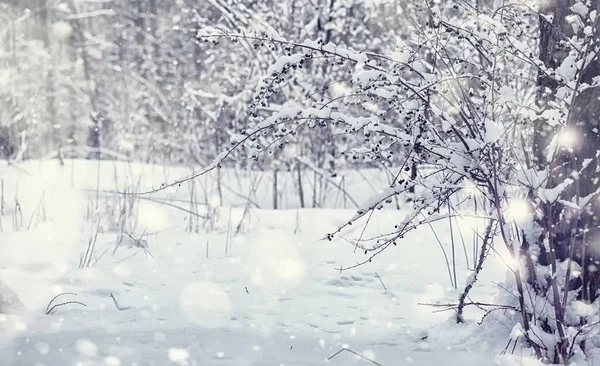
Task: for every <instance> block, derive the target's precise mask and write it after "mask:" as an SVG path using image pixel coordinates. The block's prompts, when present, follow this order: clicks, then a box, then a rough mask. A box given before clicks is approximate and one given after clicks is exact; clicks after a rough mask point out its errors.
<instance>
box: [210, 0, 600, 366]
mask: <svg viewBox="0 0 600 366" xmlns="http://www.w3.org/2000/svg"><path fill="white" fill-rule="evenodd" d="M599 7H600V1H597V0H591V1H588V2H587V3H583V2H578V1H555V0H549V1H544V2H542V4H541V5H540V8H539V9H537V8H535V7H534V5H531V4H529V5H525V4H521V3H517V2H511V1H502V2H499V3H498V2H496V4H495V5H493V6H492V5H491V4H488V5H487V6H481V7H480V6H479V3H478V2H471V1H464V2H455V3H446V2H439V3H437V4H430V5H428V6H424V5H413V7H412V8H411V9H409V10H407V11H408V12H409V18H410V20H411V21H412V23H411V24H420V23H419V22H418V21H417V20H425V21H426V26H424V27H420V26H417V25H414V26H413V27H412V28H411V29H410V32H409V33H407V34H408V35H407V36H406V38H405V39H403V40H402V42H399V44H398V47H397V49H396V50H395V51H394V52H390V53H381V52H376V51H372V50H368V49H364V50H362V51H358V50H356V49H355V48H364V47H359V46H361V45H357V44H349V45H342V44H335V43H333V42H326V41H324V40H323V39H317V40H304V41H302V40H299V41H295V40H290V39H288V38H286V37H283V36H281V35H280V34H279V33H278V32H276V31H275V30H273V29H272V28H265V29H262V30H256V29H254V30H229V29H215V28H211V29H205V30H201V31H200V32H199V34H198V37H199V38H200V39H202V40H205V41H212V42H213V43H215V44H218V41H219V40H229V41H231V42H238V41H244V42H251V43H252V44H253V45H254V46H255V48H257V49H259V50H260V49H261V48H267V49H268V51H269V52H279V53H280V54H281V57H280V58H279V59H278V60H277V61H276V62H275V63H273V64H271V66H269V67H268V68H267V69H266V73H265V76H264V78H263V79H262V80H261V81H260V82H259V83H258V85H257V87H256V89H255V91H254V97H253V103H252V104H251V105H250V110H249V123H248V125H247V126H245V127H243V128H241V129H240V131H239V132H238V133H237V134H235V135H234V136H233V137H232V139H231V147H230V148H229V149H227V150H226V151H225V152H223V153H222V154H221V155H219V156H218V157H217V158H216V159H215V160H214V162H213V164H212V165H211V166H210V167H209V170H212V169H214V168H215V167H217V166H219V165H220V164H222V163H223V162H224V161H226V159H227V158H230V157H233V156H235V155H236V154H240V151H242V153H243V154H247V155H248V156H250V157H252V158H253V159H256V160H258V159H259V158H260V157H261V156H263V155H266V154H273V153H274V152H275V151H276V150H277V149H282V148H284V147H285V145H286V144H289V143H296V141H297V136H299V135H302V134H309V135H312V136H318V135H319V134H320V133H321V132H320V131H322V129H323V128H326V129H331V130H333V131H335V133H334V134H333V135H332V138H335V139H339V140H340V141H342V142H343V144H344V146H347V152H346V155H348V156H350V157H351V158H352V159H358V160H361V161H365V162H379V161H386V160H387V161H390V160H392V157H393V156H396V159H394V161H397V162H399V163H398V164H397V166H396V167H395V169H397V176H396V179H394V181H393V182H392V183H391V184H390V185H389V186H388V187H385V188H384V190H383V191H382V192H381V194H379V195H377V196H375V197H373V198H372V199H371V200H369V201H367V202H365V203H364V205H362V206H361V208H359V209H358V211H357V212H356V214H355V215H354V216H353V217H351V218H350V219H349V220H348V222H347V224H345V225H342V226H341V227H339V228H338V229H337V230H335V231H333V232H331V233H329V234H328V235H327V238H328V239H332V238H333V237H334V236H336V235H337V234H338V233H341V232H343V231H344V230H346V229H347V228H348V227H349V226H350V225H352V224H353V223H356V222H359V221H360V220H365V219H366V220H368V219H369V218H370V217H371V216H372V215H373V212H375V211H377V210H379V209H382V208H383V207H384V206H385V205H387V204H390V203H391V202H392V200H393V198H394V196H396V195H400V194H403V193H405V192H408V191H409V190H412V189H413V188H415V187H418V188H419V189H417V190H416V192H415V194H414V196H413V200H412V202H411V203H412V209H411V211H410V213H408V214H407V216H406V218H405V219H404V220H402V221H401V222H398V223H397V224H396V226H395V228H394V230H393V231H392V232H390V233H389V234H387V235H383V236H379V237H376V238H372V239H362V240H356V242H355V246H356V247H357V248H360V249H361V250H362V251H363V252H364V254H365V259H364V262H363V263H366V262H368V261H371V260H373V259H374V258H375V257H376V256H377V255H379V254H380V253H382V252H383V251H385V250H387V249H388V248H390V247H393V246H394V245H395V244H396V243H397V241H399V240H401V239H402V238H403V237H404V236H405V235H406V233H407V232H409V231H411V230H414V229H415V228H417V227H420V226H421V225H424V224H429V223H431V222H434V221H437V220H442V219H448V217H454V216H456V215H460V213H457V212H456V210H453V207H452V205H451V202H452V201H451V198H452V197H461V195H462V194H463V191H464V190H465V189H469V190H472V189H476V190H477V191H478V194H479V195H480V196H481V197H483V199H485V201H486V202H487V204H486V205H485V207H487V210H486V212H483V213H482V214H481V215H482V216H483V217H485V218H486V220H487V225H486V229H485V231H484V232H483V233H481V236H482V238H483V239H482V241H481V248H480V252H479V253H480V258H479V261H478V263H477V264H476V270H475V272H474V274H473V275H472V276H471V277H470V278H469V280H468V282H467V286H466V287H465V289H464V291H463V293H462V295H461V296H460V298H459V299H458V302H457V304H456V309H458V313H457V316H456V320H457V322H462V321H463V318H462V311H463V309H464V307H465V305H466V303H465V301H466V299H467V298H468V293H469V291H470V289H471V288H472V286H473V284H474V282H475V281H476V280H477V276H478V274H479V273H480V271H481V270H482V269H483V264H484V261H485V259H486V257H487V254H488V253H489V251H490V248H491V245H492V240H494V239H495V240H496V241H499V242H501V243H503V244H504V245H505V246H506V248H507V250H508V252H509V253H510V255H511V256H512V257H513V259H514V261H515V263H517V266H516V267H515V268H513V269H511V276H512V277H511V278H510V279H509V281H508V283H509V284H510V285H511V287H510V289H509V291H511V293H512V294H513V295H514V296H512V297H511V298H510V299H509V301H511V303H507V304H501V306H502V307H503V308H504V309H511V310H512V311H515V312H516V313H517V314H518V318H519V323H520V325H519V326H518V328H519V332H520V334H521V335H522V337H523V338H524V339H525V340H526V341H527V344H528V345H529V346H530V347H531V349H532V351H533V352H534V353H535V355H536V356H537V357H538V358H539V359H541V360H544V361H546V362H553V363H564V364H567V363H569V362H570V361H571V360H574V359H576V358H578V357H585V352H586V351H589V350H590V349H591V347H592V344H591V342H588V339H587V338H588V336H589V335H590V333H589V329H590V327H591V326H592V325H593V324H595V323H593V320H592V319H594V317H596V318H597V317H598V310H596V309H597V306H595V307H591V306H590V305H589V304H591V303H594V302H596V301H597V295H596V290H597V288H598V285H597V283H598V281H597V280H596V277H597V275H596V272H597V264H598V260H599V259H600V256H599V255H598V254H597V252H596V251H595V248H596V244H595V237H596V235H594V234H593V233H594V230H596V228H597V226H598V216H597V213H598V203H597V201H598V200H597V196H598V192H600V190H599V188H598V187H599V184H598V179H597V178H596V174H597V173H596V172H597V171H598V169H597V158H598V156H599V155H600V150H598V147H599V146H600V133H599V131H598V128H597V127H596V123H597V122H596V121H597V120H598V116H599V115H600V101H599V98H598V96H600V92H598V88H597V85H598V80H600V78H599V76H600V64H599V62H600V61H598V57H597V52H598V51H600V46H599V45H598V44H597V42H596V41H595V37H597V36H598V35H599V34H600V30H598V29H597V11H598V10H599V9H598V8H599ZM411 11H412V13H411ZM411 17H412V18H411ZM324 64H329V65H332V66H336V67H339V68H342V69H344V70H346V75H347V76H345V77H344V78H340V79H339V80H338V81H339V82H340V83H343V85H345V88H346V90H345V91H343V92H341V93H340V94H339V95H335V96H334V95H332V94H329V93H321V94H320V98H317V99H309V100H306V99H299V100H297V101H296V102H292V101H290V100H287V101H286V104H285V105H281V104H279V103H278V102H277V101H279V100H280V97H279V94H280V92H281V91H282V90H285V88H286V87H287V86H289V85H291V84H293V83H294V82H295V81H296V80H299V78H297V77H296V75H298V74H299V73H301V72H303V70H304V69H307V68H308V69H310V70H313V69H318V68H319V67H321V66H322V65H324ZM311 82H312V84H311V85H312V87H313V89H314V90H316V91H322V90H327V89H328V85H323V83H322V82H321V81H320V80H319V79H313V80H312V81H311ZM269 107H271V108H269ZM265 110H268V111H269V112H270V114H269V115H268V116H264V111H265ZM423 165H427V166H430V167H432V169H433V173H431V174H423V173H421V174H411V175H410V176H408V177H407V174H406V173H407V172H408V171H410V170H411V168H412V167H415V166H423ZM200 174H202V173H200ZM511 206H512V207H513V209H511ZM515 206H517V207H520V209H519V210H515V209H514V207H515ZM447 207H449V209H446V208H447ZM454 209H456V207H454ZM515 211H518V212H519V214H518V215H514V214H511V212H515ZM358 265H360V264H358ZM356 266H357V265H353V266H350V267H347V268H353V267H356ZM347 268H346V269H347ZM592 309H594V310H592ZM584 310H585V311H584Z"/></svg>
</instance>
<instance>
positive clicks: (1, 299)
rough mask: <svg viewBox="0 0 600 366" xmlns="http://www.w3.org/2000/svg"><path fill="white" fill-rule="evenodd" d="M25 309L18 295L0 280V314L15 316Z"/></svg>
mask: <svg viewBox="0 0 600 366" xmlns="http://www.w3.org/2000/svg"><path fill="white" fill-rule="evenodd" d="M24 309H25V305H24V304H23V302H22V301H21V298H19V295H17V293H16V292H15V290H13V289H12V288H11V287H10V286H8V285H7V284H6V283H4V282H2V280H0V314H16V313H19V312H21V311H23V310H24Z"/></svg>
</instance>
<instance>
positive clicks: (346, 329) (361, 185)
mask: <svg viewBox="0 0 600 366" xmlns="http://www.w3.org/2000/svg"><path fill="white" fill-rule="evenodd" d="M99 164H100V165H99ZM98 169H100V170H98ZM99 171H100V175H99V176H100V177H101V179H97V177H98V172H99ZM0 172H1V173H0V174H1V178H2V181H3V183H2V184H3V192H4V193H3V197H4V200H5V203H4V206H3V207H4V208H3V210H4V212H3V215H2V216H1V219H2V233H1V234H0V238H2V240H0V279H1V280H2V281H4V282H5V283H6V284H8V285H9V286H11V287H12V288H13V289H15V290H16V292H17V293H18V295H19V296H20V297H21V299H22V301H23V303H24V308H20V309H17V308H15V309H11V310H13V311H11V314H0V365H2V366H4V365H32V366H33V365H46V366H54V365H111V366H115V365H306V366H308V365H385V366H388V365H466V366H471V365H473V366H475V365H537V364H538V362H537V361H535V360H532V359H531V358H530V352H529V351H528V350H523V349H520V348H517V349H516V350H514V351H513V354H512V355H501V351H502V349H503V348H504V347H505V346H506V344H507V342H508V339H509V335H510V326H505V325H504V324H510V322H508V321H506V322H503V321H502V316H495V317H494V316H490V317H488V320H489V321H486V322H484V324H483V325H481V326H478V325H477V322H478V321H479V320H480V319H481V317H482V314H483V313H482V312H481V311H479V310H477V309H471V308H469V309H468V311H467V313H466V315H467V321H468V322H467V325H456V324H455V323H454V320H453V316H452V315H453V314H452V312H451V311H447V312H434V311H435V310H436V308H433V307H430V306H423V305H419V304H420V303H441V304H443V303H454V302H456V301H457V296H458V293H459V291H457V290H455V289H453V288H452V287H451V286H450V280H449V277H448V270H447V268H446V265H445V260H444V256H443V254H442V251H441V249H440V242H441V244H442V245H443V246H445V249H446V250H447V251H448V252H449V251H450V240H449V237H450V236H449V233H448V230H449V227H448V225H447V223H438V224H436V225H435V227H434V229H435V231H436V233H437V235H438V237H439V239H440V242H438V240H437V239H436V238H435V236H434V234H433V231H432V230H431V228H429V227H425V228H422V229H420V230H419V231H417V232H413V233H412V234H410V235H409V236H407V237H406V238H405V239H404V240H403V241H401V242H400V243H399V244H398V246H397V247H393V248H391V249H389V250H388V251H387V252H385V253H384V254H383V255H381V256H380V257H377V258H376V259H375V260H373V261H372V262H371V263H368V264H366V265H363V266H359V267H357V268H354V269H352V270H348V271H344V272H340V271H338V270H336V268H339V267H340V266H343V267H344V266H349V265H353V264H355V263H356V262H358V261H361V260H364V259H365V256H364V255H363V253H359V252H356V253H355V252H354V247H353V245H352V244H350V243H349V242H348V241H345V240H344V238H352V237H358V236H360V233H361V231H362V227H355V228H354V231H353V232H347V233H345V234H344V235H343V236H342V237H339V238H338V239H337V240H334V241H332V242H328V241H323V240H320V239H321V238H322V237H323V236H324V234H325V233H327V232H329V231H332V230H333V229H335V228H337V227H338V226H339V225H340V224H341V223H344V222H345V221H347V220H348V218H349V217H350V216H351V215H352V214H353V213H354V210H353V209H352V208H353V205H352V203H351V202H349V200H346V202H344V200H343V199H342V198H340V196H338V198H337V200H336V199H335V195H336V192H335V189H333V188H332V187H331V186H329V187H324V188H321V189H322V190H323V192H322V194H323V196H326V197H328V199H325V200H321V201H320V202H321V207H324V208H305V209H297V207H298V201H297V194H296V191H297V187H296V188H294V187H293V182H294V180H293V179H291V178H289V177H288V178H289V179H287V180H286V178H285V175H282V176H283V178H281V182H283V183H281V184H282V186H281V187H282V188H281V201H280V202H281V207H284V208H286V209H284V210H277V211H275V210H272V209H270V207H271V205H272V193H270V192H271V191H270V190H269V189H270V188H271V185H272V180H269V179H271V178H270V177H265V178H264V181H259V180H258V178H257V177H258V173H256V174H255V175H251V174H246V176H242V177H240V176H237V177H234V176H233V173H231V172H229V173H228V172H226V171H225V172H223V175H224V176H223V178H222V181H223V182H226V184H227V187H228V188H227V189H222V191H223V192H222V197H223V205H222V206H220V202H219V201H220V198H219V197H218V190H217V188H216V184H215V181H216V179H214V177H211V176H207V177H203V178H201V179H200V180H198V181H197V182H196V183H195V184H196V185H195V186H194V187H195V188H191V186H190V185H188V184H184V185H182V186H181V187H178V188H177V189H169V190H166V191H161V192H158V193H155V194H151V195H144V196H141V197H139V198H137V199H132V198H131V197H129V196H123V195H119V194H118V193H114V192H119V191H123V190H129V191H130V190H135V191H145V190H149V189H152V187H158V186H160V184H161V183H164V182H169V181H170V180H172V179H177V178H181V177H183V176H185V175H186V174H187V173H188V172H187V171H184V170H183V169H182V170H177V169H166V168H164V167H151V166H141V165H135V166H132V165H129V164H124V163H122V164H116V163H112V162H103V163H97V162H86V161H66V162H65V165H64V166H60V165H59V164H58V161H47V162H32V163H28V164H23V165H19V166H18V167H15V166H8V167H7V166H5V167H3V168H2V169H1V170H0ZM240 174H242V173H240ZM353 174H354V175H352V174H347V175H346V176H345V178H344V179H345V187H346V190H347V191H348V194H350V195H351V196H352V197H353V199H354V200H357V201H361V200H366V199H367V198H368V197H369V195H370V194H372V193H374V192H375V191H376V189H377V187H383V184H385V181H386V179H387V177H386V176H385V175H384V174H382V173H377V172H369V171H366V172H363V173H361V174H359V173H353ZM377 174H379V175H381V176H379V177H377ZM115 175H116V176H117V178H118V179H115ZM310 177H311V178H308V177H307V179H306V182H307V183H306V188H305V191H306V196H307V197H311V198H310V200H309V199H308V198H307V201H308V202H312V197H313V196H314V185H313V186H311V185H310V183H309V182H310V181H311V180H312V179H313V178H312V175H311V176H310ZM338 182H339V181H338ZM285 184H287V185H285ZM96 187H99V189H96ZM311 187H312V188H311ZM338 193H339V192H338ZM249 199H250V200H251V201H252V204H248V202H249ZM190 201H193V202H197V204H193V203H192V204H191V203H190ZM129 204H131V206H128V205H129ZM400 205H402V204H401V203H400ZM344 206H346V207H347V208H346V209H344V208H343V207H344ZM123 207H126V209H123ZM131 207H133V208H131ZM121 210H125V211H126V215H123V217H126V219H123V218H121V217H120V216H119V215H120V212H121ZM402 217H403V210H399V211H398V210H396V209H389V210H383V211H381V212H378V213H377V215H376V216H375V217H374V219H373V220H372V221H371V223H370V225H369V226H368V228H367V230H366V233H365V235H376V234H378V233H383V232H386V231H389V230H390V229H392V228H393V226H394V223H395V222H397V221H398V220H400V219H401V218H402ZM123 220H124V221H123ZM467 226H468V225H467ZM464 232H465V233H467V232H466V231H464ZM467 234H468V233H467ZM467 236H468V238H471V234H468V235H467ZM469 240H470V239H469ZM469 240H467V243H466V244H465V248H463V246H462V244H460V246H459V247H457V254H456V258H457V259H456V260H457V265H456V267H457V278H458V281H457V282H458V285H459V286H458V287H459V290H461V287H463V286H464V283H465V279H466V278H467V276H468V275H469V273H470V271H469V270H468V269H467V263H466V259H465V257H466V258H468V259H469V260H471V259H472V258H471V257H472V255H471V253H472V248H471V245H472V244H471V243H470V242H469ZM464 252H466V254H465V253H464ZM501 253H502V251H501V249H500V248H498V254H497V255H494V256H493V258H491V259H490V260H489V261H488V262H487V266H486V268H485V270H484V272H483V275H482V276H481V278H480V280H479V281H478V283H477V285H476V287H475V288H474V290H473V291H472V293H471V296H472V298H473V300H476V301H488V302H493V301H494V300H495V297H496V296H497V295H498V293H499V292H500V291H501V288H500V287H499V285H501V283H502V282H503V281H504V280H505V278H506V265H505V264H504V263H503V262H502V261H501V260H500V256H501ZM471 266H472V262H471ZM81 267H83V268H81ZM63 293H72V294H65V295H62V296H60V297H58V298H57V299H55V300H54V302H53V304H63V303H65V302H72V301H76V302H78V303H67V304H64V305H60V306H57V307H55V308H54V309H52V310H51V311H47V310H48V306H49V305H48V304H49V302H50V300H51V299H52V298H53V297H55V296H56V295H59V294H63ZM0 303H1V302H0ZM82 304H85V306H84V305H82ZM50 307H52V306H50ZM47 312H50V314H46V313H47ZM343 348H347V349H348V350H352V351H353V352H356V353H357V354H359V355H361V356H362V357H361V356H358V355H356V354H354V353H352V352H350V351H343V352H341V353H339V354H337V355H335V356H334V357H333V358H331V359H329V360H327V359H328V358H330V356H332V355H334V354H336V352H338V351H340V350H341V349H343ZM509 353H510V352H509Z"/></svg>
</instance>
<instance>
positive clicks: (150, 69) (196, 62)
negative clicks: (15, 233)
mask: <svg viewBox="0 0 600 366" xmlns="http://www.w3.org/2000/svg"><path fill="white" fill-rule="evenodd" d="M411 11H412V12H413V14H412V16H411V17H407V16H405V15H406V14H408V13H410V12H411ZM417 11H418V10H414V9H411V8H410V5H409V4H401V3H400V2H398V1H390V2H387V1H374V0H373V1H363V0H277V1H275V0H256V1H254V0H253V1H247V0H236V1H231V0H202V1H191V0H176V1H165V0H131V1H115V0H68V1H60V0H2V1H0V19H1V20H0V24H1V27H0V39H1V40H2V42H1V45H2V47H1V48H0V64H1V67H0V145H1V151H0V153H1V155H2V156H3V157H4V158H9V159H12V160H16V161H20V160H22V159H38V158H53V157H61V158H62V157H69V158H71V157H73V158H90V159H97V158H100V159H117V160H133V161H141V162H148V163H177V164H183V165H200V166H204V165H208V164H210V162H211V161H212V160H213V159H214V158H215V156H216V155H218V154H219V152H221V151H223V149H224V148H225V146H227V145H228V144H229V141H230V138H231V136H232V135H233V134H235V133H237V132H238V131H240V130H241V129H242V128H244V127H245V126H246V125H247V123H248V119H247V115H248V112H249V111H248V110H249V106H250V105H251V103H252V98H253V95H254V91H255V89H256V86H257V85H258V83H259V81H260V80H261V77H263V76H264V75H265V73H266V72H267V70H268V68H269V66H270V65H271V64H273V63H274V62H275V61H276V60H277V59H278V58H279V57H280V56H281V54H280V53H279V52H274V51H273V50H270V49H269V47H268V46H266V47H260V46H261V45H260V44H255V43H253V42H252V40H251V39H245V40H242V41H241V42H240V43H241V44H239V43H238V44H234V42H229V43H228V44H221V45H220V46H219V47H215V46H214V45H213V44H211V42H208V43H205V42H201V41H200V40H199V39H198V38H197V37H196V35H197V33H198V31H199V30H200V29H203V28H206V27H209V26H210V27H219V26H222V27H223V28H228V29H237V28H238V27H239V28H241V29H253V28H256V29H263V30H264V29H266V30H269V31H273V32H277V34H279V35H281V37H283V38H286V39H295V40H304V39H311V40H316V39H320V40H322V41H323V42H324V43H325V44H326V43H328V42H333V43H335V44H340V45H346V46H349V47H352V48H354V49H357V50H362V49H369V50H370V51H375V52H388V51H394V49H395V48H396V47H398V45H399V44H398V40H401V39H402V38H403V37H402V32H403V29H407V28H408V23H410V22H411V19H415V17H414V16H415V14H414V12H417ZM417 17H418V14H417ZM411 26H414V24H412V25H411ZM416 41H418V40H416ZM258 43H260V42H258ZM314 63H315V65H317V66H318V67H314V66H315V65H312V66H313V67H311V68H310V69H308V68H306V69H305V70H300V71H299V72H295V74H294V75H293V77H292V78H289V79H288V80H286V81H285V82H284V83H281V84H280V85H279V86H278V87H279V88H280V90H279V93H278V95H277V97H276V98H275V99H272V100H271V102H270V103H269V105H268V107H267V106H266V105H265V106H264V107H263V108H262V109H261V108H259V109H257V110H256V111H255V112H254V113H257V114H259V115H260V114H264V116H268V115H271V114H272V113H273V112H274V111H276V110H277V108H284V107H285V106H286V105H289V104H292V105H302V104H303V103H304V104H307V105H308V104H310V103H313V102H315V101H318V100H319V99H327V100H333V99H335V98H336V96H339V95H342V94H344V93H346V92H348V88H347V86H345V85H344V83H343V82H339V81H340V80H344V78H347V79H348V78H349V76H347V75H348V73H349V71H351V70H349V68H351V67H352V66H348V67H346V66H344V65H334V64H331V61H330V60H323V62H321V61H319V60H314ZM345 74H346V75H345ZM344 108H347V106H346V107H344ZM255 117H258V116H255ZM336 134H338V131H336V128H335V126H332V125H328V126H323V127H322V129H321V131H320V132H319V133H318V134H313V133H310V134H309V133H308V132H307V133H306V135H300V134H299V135H297V136H295V139H294V140H293V141H288V144H287V145H286V146H285V148H282V149H280V150H278V152H277V153H275V154H272V156H271V158H266V159H261V160H260V161H257V162H251V164H253V165H252V167H253V168H254V169H268V168H271V167H272V166H273V164H276V165H277V166H279V165H281V164H284V165H285V166H287V167H288V168H291V167H292V166H293V165H294V164H295V163H296V162H297V161H299V159H306V161H312V162H313V163H314V164H315V167H317V168H319V169H327V170H329V171H335V169H337V168H339V167H340V166H341V165H343V164H345V163H346V162H347V161H348V160H350V161H352V160H353V159H347V155H345V154H342V153H344V152H347V151H348V149H350V148H352V146H347V145H348V144H350V142H349V141H348V139H346V138H345V137H342V138H337V139H335V141H334V138H333V137H334V136H335V135H336ZM389 158H391V157H389ZM354 160H356V158H355V159H354ZM240 164H242V165H244V166H247V164H250V163H248V161H242V162H241V163H240Z"/></svg>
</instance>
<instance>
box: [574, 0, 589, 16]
mask: <svg viewBox="0 0 600 366" xmlns="http://www.w3.org/2000/svg"><path fill="white" fill-rule="evenodd" d="M571 10H572V11H573V13H575V14H579V15H581V16H582V17H584V16H586V15H587V13H588V10H589V9H588V7H587V6H585V4H584V3H582V2H576V3H575V4H573V6H571Z"/></svg>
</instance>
